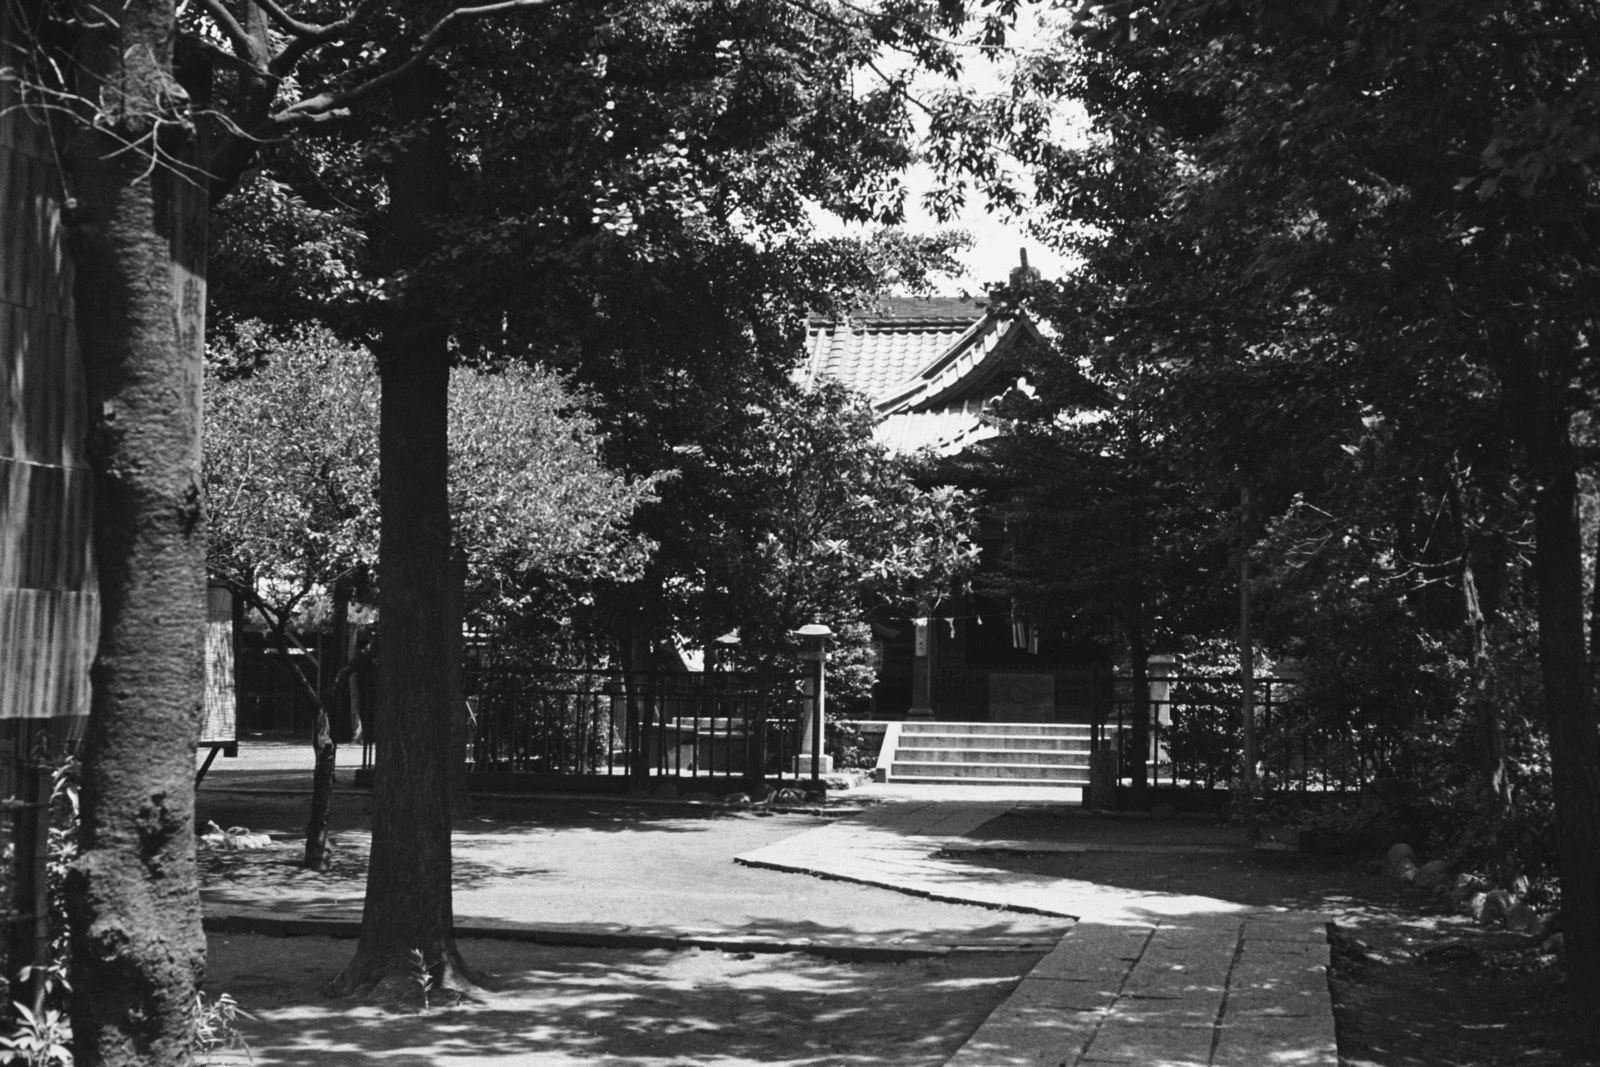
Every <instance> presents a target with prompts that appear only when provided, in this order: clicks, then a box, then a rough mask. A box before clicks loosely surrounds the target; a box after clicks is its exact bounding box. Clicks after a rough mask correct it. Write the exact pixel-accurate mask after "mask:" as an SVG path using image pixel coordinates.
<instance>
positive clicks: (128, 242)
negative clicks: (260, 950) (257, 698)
mask: <svg viewBox="0 0 1600 1067" xmlns="http://www.w3.org/2000/svg"><path fill="white" fill-rule="evenodd" d="M98 14H99V17H97V18H96V19H95V20H94V21H93V23H92V24H85V25H84V26H82V27H81V28H80V29H79V31H78V56H77V59H78V64H79V70H78V76H79V78H80V82H79V85H78V91H79V92H80V93H82V94H84V95H85V96H86V97H89V98H92V99H93V100H94V101H95V102H96V104H97V105H98V107H99V108H100V112H99V114H98V116H97V121H96V122H94V123H89V122H83V123H80V124H79V126H78V128H77V129H76V130H75V131H74V135H73V139H72V142H71V145H70V148H69V168H70V171H69V175H68V179H67V180H68V190H67V191H68V195H69V196H70V197H72V198H73V200H74V201H75V203H70V204H69V210H68V218H67V222H68V225H69V228H70V236H71V241H72V251H73V260H74V264H75V270H76V281H75V286H76V288H75V292H76V315H77V331H78V337H79V342H80V344H81V348H82V352H83V362H84V371H85V381H86V385H87V394H88V404H89V414H90V426H91V430H90V435H91V440H90V443H89V455H90V461H91V464H92V466H93V469H94V485H95V507H94V520H93V521H94V550H95V557H96V566H97V568H98V580H99V587H100V606H101V619H100V636H99V646H98V651H97V653H96V656H95V661H94V666H93V668H92V670H91V680H92V697H91V704H90V715H89V724H88V732H87V735H86V736H85V738H84V743H83V749H82V756H83V779H82V792H81V816H82V828H81V831H80V836H79V842H78V844H79V849H80V851H79V855H78V858H77V859H76V860H75V861H74V862H73V864H72V867H71V870H70V872H69V874H68V877H67V887H66V889H67V911H68V926H69V937H70V942H71V949H70V951H71V968H72V1006H71V1014H72V1024H73V1052H74V1054H75V1056H76V1062H77V1063H78V1064H79V1065H80V1067H98V1065H101V1064H115V1065H122V1064H152V1065H156V1064H159V1065H163V1067H166V1065H171V1064H180V1065H181V1064H188V1063H190V1062H191V1060H192V1056H191V1050H190V1045H191V1041H192V1037H193V1025H194V996H195V989H196V987H197V984H198V982H199V979H200V975H201V972H202V970H203V967H204V958H205V940H204V937H203V935H202V933H201V929H200V900H199V892H198V882H197V878H196V870H195V859H194V750H195V744H196V742H197V740H198V738H199V730H200V707H201V694H202V692H203V689H204V682H205V673H204V660H203V649H204V632H205V584H206V581H205V549H206V538H205V522H204V514H203V507H202V501H201V495H200V486H201V484H202V483H201V478H200V381H201V358H202V345H203V337H202V335H201V333H200V331H201V330H203V324H198V325H197V319H198V316H200V315H202V314H203V306H204V291H203V281H202V279H203V277H204V262H205V260H204V256H205V230H204V211H203V193H200V194H198V196H199V197H200V204H201V210H199V211H196V212H183V213H180V212H179V211H177V210H176V208H175V205H176V203H177V197H178V196H179V195H180V194H181V193H191V192H192V190H191V189H190V188H189V187H187V186H184V185H182V184H181V183H180V182H179V181H178V180H176V179H174V178H173V177H172V175H171V173H170V172H169V171H168V170H166V169H165V168H164V167H156V168H154V169H152V167H151V160H150V158H149V156H148V152H149V150H150V148H151V146H152V145H153V144H154V138H155V136H156V134H157V133H158V132H163V131H160V130H158V129H157V126H158V119H159V120H161V121H163V122H164V123H166V128H165V131H164V136H163V138H162V141H161V144H162V147H163V148H164V149H166V150H167V151H169V152H176V153H180V154H181V153H187V151H188V149H189V145H188V144H187V143H186V142H184V140H183V136H184V134H185V132H186V131H187V127H186V126H185V125H184V123H183V115H184V110H185V108H184V104H183V98H182V94H181V91H180V90H178V89H177V86H176V84H175V83H174V82H173V81H172V78H171V74H170V64H171V42H172V25H173V11H172V5H171V3H170V2H167V3H161V2H156V3H139V4H120V5H119V4H111V5H109V6H107V7H105V8H102V9H99V10H98ZM130 146H132V147H130ZM175 251H176V253H177V255H178V257H179V260H180V262H183V263H184V264H185V265H186V267H187V269H188V270H192V271H193V272H194V273H193V274H192V275H189V274H181V275H180V279H181V281H182V282H183V283H185V284H184V285H183V286H181V288H182V290H183V293H184V299H183V300H181V301H180V300H179V299H177V298H176V294H175V292H174V290H175V288H179V287H177V286H175V283H174V270H173V263H174V253H175ZM191 296H193V297H194V303H193V304H191V302H190V300H189V299H188V298H189V297H191ZM196 305H197V306H196Z"/></svg>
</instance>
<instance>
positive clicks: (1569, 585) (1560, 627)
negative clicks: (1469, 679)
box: [1533, 423, 1600, 1017]
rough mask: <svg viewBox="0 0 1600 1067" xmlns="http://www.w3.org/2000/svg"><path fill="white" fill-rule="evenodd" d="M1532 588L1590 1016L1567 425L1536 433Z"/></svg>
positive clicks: (1590, 789)
mask: <svg viewBox="0 0 1600 1067" xmlns="http://www.w3.org/2000/svg"><path fill="white" fill-rule="evenodd" d="M1534 432H1537V433H1539V434H1540V436H1541V437H1542V438H1543V440H1542V441H1539V442H1537V445H1538V447H1536V448H1535V449H1534V450H1533V452H1534V463H1535V467H1536V469H1537V470H1538V471H1539V474H1540V485H1539V489H1538V493H1537V496H1536V497H1535V500H1534V564H1533V570H1534V580H1535V582H1536V583H1537V585H1538V591H1539V665H1540V668H1541V673H1542V675H1543V678H1544V701H1545V714H1546V716H1547V718H1548V720H1549V730H1550V765H1551V777H1552V780H1553V784H1554V787H1555V802H1556V834H1557V839H1558V848H1557V852H1558V855H1557V868H1558V869H1559V871H1560V873H1561V924H1562V932H1563V935H1564V936H1565V938H1566V951H1565V953H1564V955H1565V958H1566V962H1567V991H1568V995H1569V998H1570V1004H1571V1006H1572V1008H1573V1009H1574V1010H1575V1011H1576V1012H1578V1013H1579V1014H1580V1015H1583V1016H1585V1017H1587V1016H1588V1015H1589V1014H1590V1013H1591V1012H1592V1011H1593V1008H1594V1005H1595V1004H1596V1003H1600V729H1597V726H1596V721H1595V708H1594V696H1593V693H1592V691H1591V688H1590V679H1589V663H1588V658H1587V656H1586V655H1585V651H1586V644H1587V642H1586V634H1585V628H1584V584H1583V545H1582V533H1581V530H1580V527H1579V522H1578V480H1577V475H1576V473H1575V470H1574V466H1573V462H1572V460H1573V457H1572V456H1571V446H1570V443H1569V442H1568V440H1567V430H1566V426H1565V424H1564V423H1562V424H1559V425H1552V426H1548V427H1541V428H1540V429H1539V430H1537V431H1534Z"/></svg>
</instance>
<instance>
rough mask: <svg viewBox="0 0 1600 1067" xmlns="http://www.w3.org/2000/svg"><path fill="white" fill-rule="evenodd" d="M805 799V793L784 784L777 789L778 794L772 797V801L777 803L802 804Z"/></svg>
mask: <svg viewBox="0 0 1600 1067" xmlns="http://www.w3.org/2000/svg"><path fill="white" fill-rule="evenodd" d="M805 799H806V795H805V794H804V793H802V792H800V790H798V789H792V788H789V787H787V786H785V787H784V788H782V789H780V790H778V795H777V796H776V797H774V798H773V802H774V803H777V804H803V803H804V802H805Z"/></svg>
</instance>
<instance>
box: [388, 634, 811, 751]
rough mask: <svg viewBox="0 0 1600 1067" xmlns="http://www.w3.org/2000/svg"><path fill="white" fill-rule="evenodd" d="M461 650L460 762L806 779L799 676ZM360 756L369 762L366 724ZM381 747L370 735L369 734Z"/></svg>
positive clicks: (802, 680)
mask: <svg viewBox="0 0 1600 1067" xmlns="http://www.w3.org/2000/svg"><path fill="white" fill-rule="evenodd" d="M486 659H487V657H475V656H472V655H470V654H469V658H468V663H467V665H466V667H465V669H464V671H463V692H464V695H465V699H466V713H467V740H466V751H465V752H464V753H463V758H464V759H465V760H466V763H467V769H468V770H469V771H484V772H501V773H506V772H509V773H518V774H551V775H580V776H624V777H625V776H632V777H635V778H649V777H661V776H666V777H679V778H689V779H696V778H707V779H717V778H720V779H729V778H744V779H752V780H754V779H763V780H765V779H770V778H779V779H782V778H809V777H811V775H812V770H811V761H810V760H809V759H806V760H803V761H802V760H799V759H798V758H797V757H798V756H799V754H800V751H801V744H800V742H801V737H800V731H801V729H802V727H803V725H804V723H805V721H806V717H805V715H804V701H805V700H806V697H807V680H806V679H805V678H804V677H802V676H800V675H789V674H784V675H772V676H765V677H757V676H754V675H748V674H737V673H731V672H707V673H701V672H666V671H660V672H651V673H639V674H629V673H626V672H623V671H620V670H609V669H598V670H597V669H584V668H572V667H550V666H525V665H516V664H504V663H495V662H492V661H491V662H486V661H485V660H486ZM367 740H368V742H369V744H368V745H367V747H366V752H365V756H364V758H363V765H365V766H370V765H372V763H373V761H374V756H375V753H374V746H373V744H372V743H371V742H373V741H374V740H376V738H375V733H374V732H373V731H369V733H368V738H367ZM377 746H378V747H380V748H381V740H378V741H377Z"/></svg>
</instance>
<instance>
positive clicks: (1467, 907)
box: [1456, 891, 1489, 922]
mask: <svg viewBox="0 0 1600 1067" xmlns="http://www.w3.org/2000/svg"><path fill="white" fill-rule="evenodd" d="M1488 902H1489V894H1488V893H1484V892H1482V891H1479V892H1477V893H1473V894H1472V895H1471V896H1469V897H1467V898H1466V899H1465V900H1462V901H1460V902H1459V903H1458V904H1457V905H1456V910H1458V911H1460V912H1461V914H1463V915H1466V916H1468V917H1469V918H1471V919H1472V920H1473V921H1474V922H1477V921H1478V920H1479V919H1481V918H1482V917H1483V909H1484V907H1485V906H1487V904H1488Z"/></svg>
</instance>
